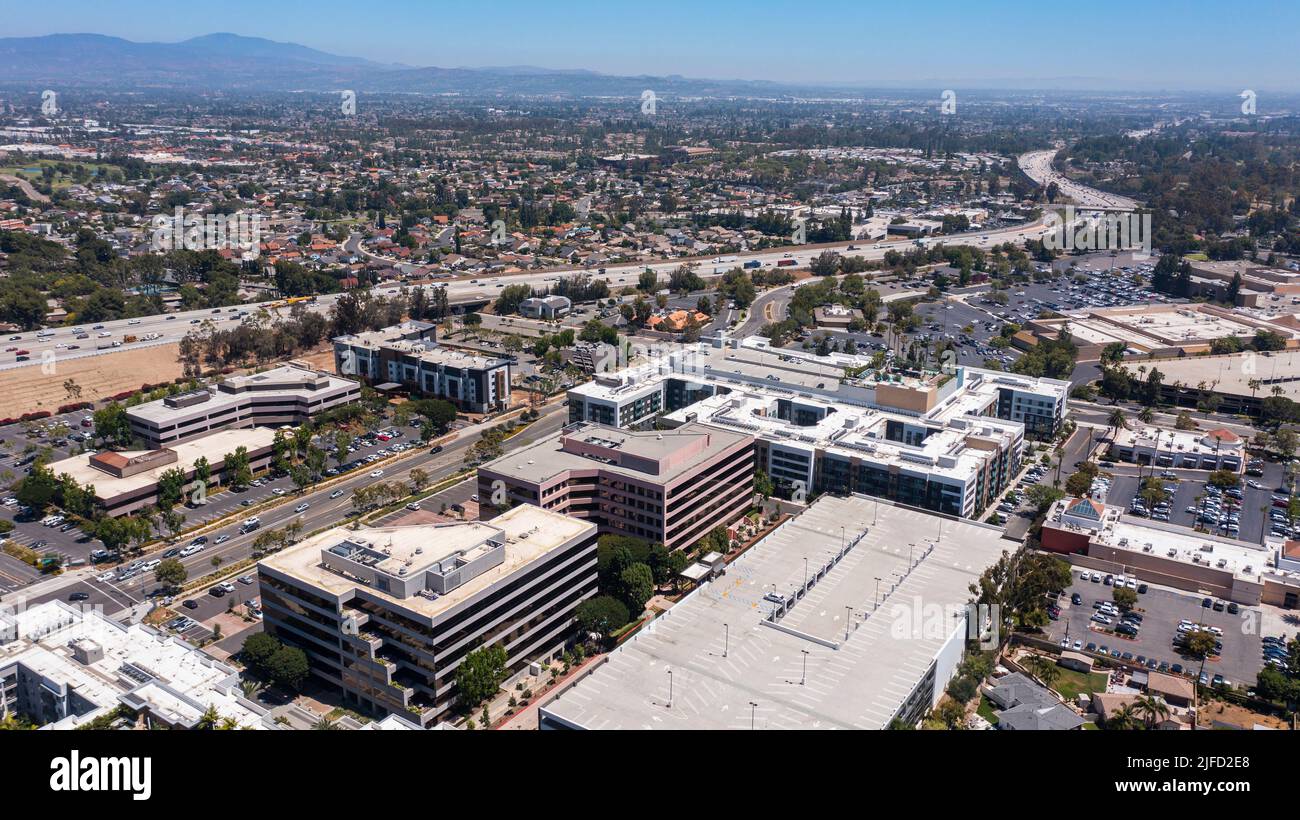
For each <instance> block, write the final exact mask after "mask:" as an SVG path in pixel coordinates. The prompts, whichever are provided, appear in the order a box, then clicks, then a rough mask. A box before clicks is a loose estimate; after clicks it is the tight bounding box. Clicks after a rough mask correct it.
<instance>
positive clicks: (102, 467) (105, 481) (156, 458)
mask: <svg viewBox="0 0 1300 820" xmlns="http://www.w3.org/2000/svg"><path fill="white" fill-rule="evenodd" d="M274 440H275V431H273V430H272V429H271V428H270V427H254V428H253V429H251V430H220V431H218V432H215V433H209V434H208V435H205V436H201V437H199V438H194V439H191V440H189V441H186V442H184V443H181V444H173V445H171V446H168V447H160V448H158V449H156V450H124V451H121V452H118V451H113V450H106V451H104V452H100V453H82V454H81V455H76V456H72V457H71V458H65V459H63V460H62V461H56V462H54V463H52V464H50V465H49V470H50V473H51V474H52V475H54V476H63V475H68V476H71V477H72V478H73V479H75V480H76V482H77V483H78V484H80V485H81V486H83V487H94V488H95V503H96V504H98V505H99V506H100V507H101V508H102V509H103V510H104V513H105V515H109V516H113V517H116V516H120V515H127V514H128V513H132V512H135V511H136V510H139V509H141V508H143V507H147V506H150V505H155V504H157V503H158V485H159V482H160V481H161V479H162V476H163V473H166V472H168V471H170V470H178V471H180V473H181V474H182V475H184V476H185V480H186V481H192V480H193V479H195V478H196V476H197V474H198V472H199V467H198V465H199V462H200V461H205V462H206V463H207V466H208V478H207V481H206V485H207V486H206V488H205V490H204V492H205V493H206V492H208V491H210V490H211V489H212V488H213V487H217V486H219V485H221V484H225V483H228V481H227V476H226V457H227V456H228V455H231V454H233V453H236V452H237V451H238V450H239V448H241V447H242V448H244V452H245V453H246V454H247V455H248V465H249V468H250V469H251V470H252V471H254V472H257V471H259V470H263V469H265V468H266V467H268V466H269V465H270V463H271V455H272V451H273V450H274ZM193 493H194V490H193V489H187V491H186V496H187V497H188V498H192V497H193Z"/></svg>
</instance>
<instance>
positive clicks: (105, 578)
mask: <svg viewBox="0 0 1300 820" xmlns="http://www.w3.org/2000/svg"><path fill="white" fill-rule="evenodd" d="M116 578H117V573H116V572H105V573H104V574H103V575H100V576H99V577H98V578H96V579H95V580H96V581H99V582H100V583H104V584H107V583H108V582H109V581H112V580H115V579H116Z"/></svg>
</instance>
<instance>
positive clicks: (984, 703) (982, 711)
mask: <svg viewBox="0 0 1300 820" xmlns="http://www.w3.org/2000/svg"><path fill="white" fill-rule="evenodd" d="M975 712H976V714H978V715H979V716H980V717H982V718H984V719H985V720H987V721H988V722H989V723H991V724H994V725H997V722H998V716H997V715H996V714H994V713H993V702H992V701H990V700H989V699H988V697H986V696H985V695H982V694H981V695H980V705H979V708H978V709H976V710H975Z"/></svg>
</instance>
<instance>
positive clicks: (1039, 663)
mask: <svg viewBox="0 0 1300 820" xmlns="http://www.w3.org/2000/svg"><path fill="white" fill-rule="evenodd" d="M1025 666H1026V667H1027V668H1028V669H1029V671H1030V672H1032V673H1033V675H1034V677H1036V678H1038V680H1039V681H1040V682H1041V683H1042V684H1043V686H1046V687H1047V688H1048V689H1051V688H1052V684H1054V683H1056V681H1057V680H1058V679H1059V678H1060V677H1061V670H1060V669H1058V668H1057V667H1056V663H1055V662H1053V661H1052V660H1050V659H1048V658H1045V657H1043V656H1042V655H1034V656H1033V657H1032V658H1030V659H1029V660H1028V661H1026V662H1025Z"/></svg>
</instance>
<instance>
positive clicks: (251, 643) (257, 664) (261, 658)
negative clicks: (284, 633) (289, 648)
mask: <svg viewBox="0 0 1300 820" xmlns="http://www.w3.org/2000/svg"><path fill="white" fill-rule="evenodd" d="M281 646H282V644H281V643H280V642H279V641H278V640H276V638H275V636H273V635H268V634H267V633H265V632H257V633H255V634H253V635H249V636H248V637H247V638H245V639H244V646H243V648H242V649H241V650H240V656H241V657H242V658H243V659H244V663H246V664H247V665H248V666H249V667H251V668H252V669H253V670H254V671H256V672H257V673H259V674H261V675H265V674H266V668H267V663H268V662H269V661H270V660H271V656H272V655H274V654H275V653H276V651H277V650H279V649H280V647H281Z"/></svg>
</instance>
